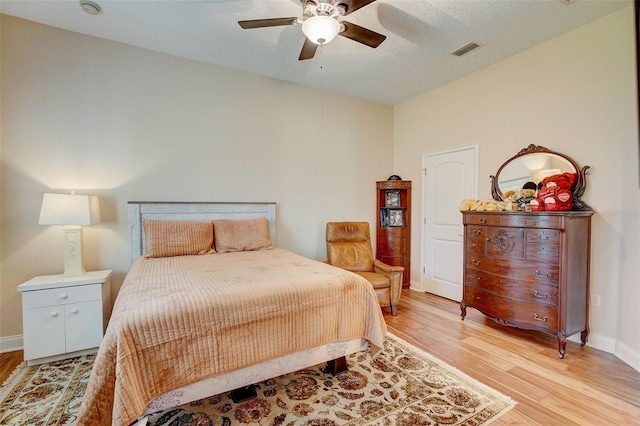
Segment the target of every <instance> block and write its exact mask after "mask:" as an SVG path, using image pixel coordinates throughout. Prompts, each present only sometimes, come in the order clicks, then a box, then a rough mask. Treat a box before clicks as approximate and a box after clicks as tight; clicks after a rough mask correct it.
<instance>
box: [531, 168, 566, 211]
mask: <svg viewBox="0 0 640 426" xmlns="http://www.w3.org/2000/svg"><path fill="white" fill-rule="evenodd" d="M574 181H575V174H573V173H568V172H565V173H562V174H557V175H553V176H549V177H546V178H544V179H543V180H542V182H541V184H542V187H541V188H540V189H539V190H538V196H537V203H538V204H540V205H541V206H544V208H543V209H540V210H547V211H563V210H571V205H572V203H573V193H572V192H571V187H572V186H573V182H574Z"/></svg>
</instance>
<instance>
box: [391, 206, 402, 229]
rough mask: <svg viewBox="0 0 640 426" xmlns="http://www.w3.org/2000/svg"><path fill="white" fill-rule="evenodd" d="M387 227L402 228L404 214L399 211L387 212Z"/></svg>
mask: <svg viewBox="0 0 640 426" xmlns="http://www.w3.org/2000/svg"><path fill="white" fill-rule="evenodd" d="M389 226H404V212H403V211H402V210H401V209H393V210H389Z"/></svg>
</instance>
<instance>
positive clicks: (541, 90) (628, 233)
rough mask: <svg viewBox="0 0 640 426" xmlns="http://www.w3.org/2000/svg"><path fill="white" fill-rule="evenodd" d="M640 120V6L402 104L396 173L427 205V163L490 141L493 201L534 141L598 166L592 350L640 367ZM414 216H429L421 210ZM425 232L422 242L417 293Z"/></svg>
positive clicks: (591, 183)
mask: <svg viewBox="0 0 640 426" xmlns="http://www.w3.org/2000/svg"><path fill="white" fill-rule="evenodd" d="M481 53H482V52H481V51H480V50H479V51H478V52H474V53H471V54H472V55H475V54H481ZM461 60H464V59H461ZM637 120H638V115H637V98H636V82H635V53H634V33H633V8H632V6H629V7H627V8H626V9H623V10H621V11H618V12H616V13H614V14H612V15H609V16H607V17H605V18H602V19H600V20H598V21H595V22H593V23H591V24H588V25H586V26H584V27H582V28H579V29H577V30H575V31H573V32H570V33H568V34H565V35H563V36H560V37H558V38H556V39H553V40H551V41H548V42H546V43H544V44H541V45H539V46H537V47H534V48H532V49H530V50H527V51H525V52H523V53H520V54H518V55H515V56H513V57H511V58H508V59H507V60H504V61H502V62H500V63H498V64H495V65H494V66H491V67H488V68H486V69H484V70H482V71H479V72H476V73H474V74H472V75H470V76H468V77H465V78H462V79H460V80H458V81H455V82H453V83H451V84H449V85H446V86H444V87H441V88H439V89H437V90H433V91H432V92H429V93H427V94H424V95H422V96H419V97H417V98H415V99H413V100H411V101H408V102H406V103H404V104H402V105H399V106H397V107H396V108H395V124H394V166H395V167H394V172H395V173H398V174H399V175H401V176H402V177H403V178H407V179H411V180H413V181H414V182H415V186H414V188H415V189H414V196H415V197H416V199H420V194H421V176H420V168H421V158H422V154H424V153H432V152H438V151H441V150H445V149H449V148H452V147H457V146H464V145H469V144H473V143H478V144H479V147H480V148H479V149H480V168H479V177H480V178H479V187H480V194H479V195H480V197H481V198H491V193H490V185H489V175H491V174H494V173H495V172H496V171H497V169H498V167H499V166H500V164H501V163H502V162H503V161H505V160H506V159H507V158H509V157H510V156H512V155H514V154H515V153H516V152H517V151H519V150H520V149H521V148H524V147H526V146H527V145H529V144H530V143H533V144H536V145H543V146H546V147H547V148H549V149H552V150H555V151H559V152H563V153H566V154H568V155H570V156H572V157H573V158H574V159H575V160H576V161H577V162H578V163H579V164H581V165H591V167H592V169H591V174H590V175H589V176H588V179H587V181H588V189H587V192H586V194H585V196H584V197H583V200H584V201H585V202H587V204H589V205H590V206H591V207H592V208H593V209H594V210H595V211H596V214H595V215H594V217H593V229H592V232H593V238H592V247H593V248H592V263H591V272H592V279H591V291H592V293H595V294H600V295H601V298H602V306H601V307H600V308H591V314H590V317H591V320H590V322H591V328H592V335H591V343H592V344H593V345H594V346H597V347H601V348H604V349H607V350H609V351H614V352H615V353H617V354H619V355H620V357H621V358H623V359H625V360H627V361H628V362H630V363H633V364H634V365H635V367H636V368H640V363H639V362H638V361H639V360H640V330H639V329H638V326H637V325H638V324H640V309H638V307H639V306H640V290H639V286H638V282H639V281H638V276H639V274H638V273H639V272H640V266H639V262H638V260H639V258H638V253H639V252H640V244H639V243H640V229H639V226H638V223H639V207H640V195H639V190H638V179H639V174H638V173H639V171H638V121H637ZM413 215H414V217H421V205H420V203H419V202H417V203H415V204H414V211H413ZM420 232H421V229H420V227H419V226H416V227H414V232H413V235H412V246H413V247H412V260H411V262H412V266H413V268H412V269H413V270H412V275H411V276H412V278H414V280H415V281H416V284H417V285H418V284H419V280H420V278H419V277H420V268H421V264H422V262H421V257H420V241H421V236H420Z"/></svg>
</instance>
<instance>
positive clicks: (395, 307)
mask: <svg viewBox="0 0 640 426" xmlns="http://www.w3.org/2000/svg"><path fill="white" fill-rule="evenodd" d="M389 310H390V311H391V315H392V316H394V317H395V316H396V315H398V305H389Z"/></svg>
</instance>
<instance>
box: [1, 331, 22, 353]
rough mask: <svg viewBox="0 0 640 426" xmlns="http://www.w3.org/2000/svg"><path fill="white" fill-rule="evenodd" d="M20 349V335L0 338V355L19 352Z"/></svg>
mask: <svg viewBox="0 0 640 426" xmlns="http://www.w3.org/2000/svg"><path fill="white" fill-rule="evenodd" d="M22 348H23V346H22V334H20V335H18V336H8V337H0V353H4V352H13V351H19V350H21V349H22Z"/></svg>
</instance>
